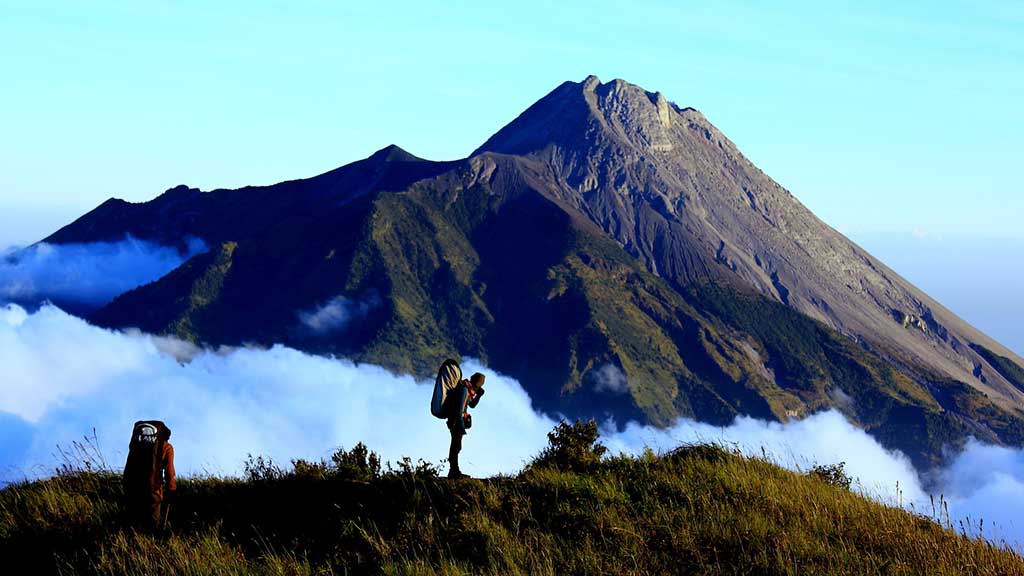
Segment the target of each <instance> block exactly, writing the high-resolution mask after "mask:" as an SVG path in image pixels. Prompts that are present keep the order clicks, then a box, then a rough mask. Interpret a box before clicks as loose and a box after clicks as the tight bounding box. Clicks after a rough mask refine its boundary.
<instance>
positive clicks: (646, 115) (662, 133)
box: [474, 75, 693, 154]
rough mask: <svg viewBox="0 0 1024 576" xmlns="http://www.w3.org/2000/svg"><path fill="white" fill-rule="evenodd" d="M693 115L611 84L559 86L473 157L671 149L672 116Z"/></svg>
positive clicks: (593, 81)
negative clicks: (599, 146)
mask: <svg viewBox="0 0 1024 576" xmlns="http://www.w3.org/2000/svg"><path fill="white" fill-rule="evenodd" d="M686 112H693V109H692V108H685V109H681V108H679V107H677V106H676V105H674V104H672V103H671V102H669V101H668V99H666V98H665V96H664V95H663V94H662V93H661V92H649V91H647V90H645V89H643V88H642V87H640V86H637V85H636V84H630V83H629V82H626V81H625V80H622V79H619V78H616V79H614V80H612V81H610V82H607V83H602V82H601V80H600V79H599V78H598V77H597V76H594V75H590V76H587V77H586V78H585V79H583V81H582V82H564V83H562V84H561V85H560V86H558V87H557V88H555V89H554V90H553V91H551V92H550V93H548V94H547V95H546V96H544V97H543V98H541V99H540V100H538V101H537V102H536V103H535V104H534V105H533V106H530V107H529V108H528V109H527V110H526V111H525V112H523V113H522V114H520V115H519V117H518V118H516V119H515V120H513V121H512V122H511V123H509V124H508V125H507V126H505V127H504V128H502V129H501V130H500V131H498V133H497V134H495V135H494V136H492V137H491V138H490V139H488V140H487V142H485V143H484V144H483V146H481V147H480V148H479V149H477V150H476V152H474V154H478V153H480V152H499V153H505V154H529V153H531V152H536V151H538V150H542V149H544V148H546V147H548V146H549V145H555V146H558V147H560V148H569V149H578V148H579V147H580V146H587V145H588V142H590V143H593V141H597V140H603V141H614V142H617V143H618V144H619V145H622V146H626V147H630V148H637V149H640V150H652V151H669V150H672V149H673V144H672V136H671V134H670V132H671V128H672V126H673V120H674V119H675V118H676V116H677V115H679V114H681V113H686Z"/></svg>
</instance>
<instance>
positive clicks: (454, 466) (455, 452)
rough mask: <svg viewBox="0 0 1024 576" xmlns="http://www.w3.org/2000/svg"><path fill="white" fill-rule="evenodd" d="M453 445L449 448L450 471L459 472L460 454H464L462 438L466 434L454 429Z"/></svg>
mask: <svg viewBox="0 0 1024 576" xmlns="http://www.w3.org/2000/svg"><path fill="white" fill-rule="evenodd" d="M451 432H452V443H451V446H449V448H448V469H449V471H450V472H459V471H460V470H459V452H462V437H463V436H464V435H465V434H466V433H465V432H463V431H461V430H456V429H455V428H452V430H451Z"/></svg>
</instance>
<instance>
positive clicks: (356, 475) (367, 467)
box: [331, 442, 380, 482]
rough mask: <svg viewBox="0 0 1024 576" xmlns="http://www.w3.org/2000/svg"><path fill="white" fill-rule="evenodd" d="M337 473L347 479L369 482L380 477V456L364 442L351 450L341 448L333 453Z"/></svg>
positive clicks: (332, 460)
mask: <svg viewBox="0 0 1024 576" xmlns="http://www.w3.org/2000/svg"><path fill="white" fill-rule="evenodd" d="M331 463H332V464H334V468H335V471H336V473H337V474H338V476H339V477H340V478H344V479H346V480H361V481H363V482H369V481H370V480H374V479H377V478H380V456H378V455H377V453H376V452H371V451H370V450H369V449H368V448H367V447H366V444H363V443H362V442H360V443H358V444H356V445H355V447H354V448H352V449H351V450H345V449H344V448H339V449H338V451H337V452H335V453H334V454H332V455H331Z"/></svg>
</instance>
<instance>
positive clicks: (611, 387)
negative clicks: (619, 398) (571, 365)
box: [587, 363, 629, 395]
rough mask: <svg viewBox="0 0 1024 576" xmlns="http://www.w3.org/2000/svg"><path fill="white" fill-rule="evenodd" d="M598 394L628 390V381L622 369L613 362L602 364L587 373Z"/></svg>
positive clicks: (620, 392)
mask: <svg viewBox="0 0 1024 576" xmlns="http://www.w3.org/2000/svg"><path fill="white" fill-rule="evenodd" d="M587 377H588V378H589V379H590V381H591V382H593V383H594V392H597V393H598V394H610V395H619V394H625V393H627V392H629V382H627V381H626V375H625V374H624V373H623V372H622V369H621V368H619V367H618V366H616V365H614V364H610V363H609V364H602V365H601V366H599V367H597V368H594V369H593V370H591V371H590V372H588V373H587Z"/></svg>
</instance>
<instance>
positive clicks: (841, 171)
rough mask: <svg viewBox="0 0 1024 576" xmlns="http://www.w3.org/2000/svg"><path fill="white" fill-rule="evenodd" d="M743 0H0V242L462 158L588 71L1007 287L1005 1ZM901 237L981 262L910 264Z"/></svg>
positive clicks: (1009, 165) (1022, 210)
mask: <svg viewBox="0 0 1024 576" xmlns="http://www.w3.org/2000/svg"><path fill="white" fill-rule="evenodd" d="M552 4H556V5H552ZM762 4H766V3H753V2H713V3H709V2H648V1H636V2H630V3H628V4H626V3H609V2H560V3H549V2H537V3H534V2H522V1H520V2H511V3H505V4H503V5H499V4H496V3H487V5H486V6H484V3H477V2H448V3H445V5H443V6H428V5H426V3H421V2H409V3H405V2H392V3H387V4H386V5H384V3H335V2H297V1H293V2H260V3H253V2H217V3H211V2H134V1H126V2H47V3H45V6H44V3H35V2H8V1H4V0H0V54H3V55H4V56H3V57H2V59H0V62H2V67H0V74H2V78H3V82H2V84H0V245H7V244H14V243H19V244H23V243H26V242H31V241H34V240H37V239H38V238H40V237H42V236H45V235H46V234H48V233H49V232H51V231H52V230H53V229H54V228H56V227H58V226H59V225H61V224H63V223H66V222H67V221H69V220H71V219H73V218H74V217H75V216H77V215H79V214H81V213H82V212H83V211H85V210H87V209H89V208H91V207H93V206H95V205H97V204H98V203H100V202H102V201H103V200H104V199H106V198H108V197H111V196H116V197H120V198H125V199H128V200H134V201H138V200H145V199H149V198H151V197H153V196H155V195H156V194H158V193H160V192H161V191H163V190H164V189H166V188H169V187H171V186H174V185H176V184H179V183H185V184H189V185H192V186H197V187H200V188H203V189H214V188H218V187H237V186H242V185H245V184H265V183H272V182H276V181H280V180H285V179H292V178H298V177H303V176H310V175H313V174H316V173H319V172H323V171H326V170H329V169H331V168H334V167H336V166H339V165H342V164H345V163H348V162H350V161H353V160H356V159H359V158H362V157H365V156H367V155H368V154H370V153H371V152H373V151H374V150H376V149H378V148H381V147H383V146H385V145H387V144H390V143H396V144H399V145H401V146H402V147H404V148H406V149H408V150H409V151H411V152H413V153H415V154H417V155H420V156H423V157H426V158H431V159H452V158H458V157H463V156H465V155H467V154H468V153H469V152H471V151H472V150H473V149H474V148H475V147H476V146H478V145H479V144H480V143H482V142H483V141H484V140H485V139H486V138H487V136H489V135H490V134H492V133H493V132H495V131H496V130H497V129H498V128H499V127H501V126H502V125H503V124H505V123H506V122H508V121H510V120H511V119H512V118H514V117H515V116H516V115H517V114H518V113H519V112H521V111H522V110H523V109H524V108H525V107H526V106H528V105H529V104H530V103H532V102H533V101H535V100H536V99H538V98H539V97H540V96H542V95H543V94H545V93H546V92H548V91H549V90H551V89H552V88H554V87H555V86H556V85H558V84H559V83H560V82H562V81H564V80H567V79H573V80H580V79H582V78H584V77H585V76H586V75H587V74H591V73H593V74H597V75H598V76H600V77H601V78H602V79H603V80H605V81H607V80H610V79H612V78H616V77H619V78H624V79H626V80H629V81H631V82H634V83H637V84H640V85H642V86H644V87H646V88H648V89H650V90H659V91H661V92H663V93H665V94H666V96H667V97H668V98H669V99H670V100H673V101H675V102H677V103H678V104H680V105H683V106H694V107H696V108H698V109H700V110H701V111H703V112H704V113H705V114H706V115H707V116H708V118H709V119H710V120H711V121H712V122H714V123H715V124H716V125H717V126H718V127H719V128H720V129H721V130H722V131H723V132H724V133H725V134H726V135H728V136H729V137H730V138H731V139H732V140H733V141H734V142H736V143H737V145H738V146H739V147H740V149H741V150H743V151H744V153H746V154H747V155H748V156H749V157H750V158H751V159H752V160H753V161H754V162H755V163H756V164H757V165H758V166H760V167H761V168H762V169H763V170H764V171H765V172H766V173H768V174H769V175H771V176H772V177H773V178H775V179H776V180H778V181H779V182H780V183H781V184H782V185H784V186H786V187H787V188H789V189H790V190H791V191H792V192H793V193H794V194H795V195H796V196H797V197H798V198H800V199H801V200H802V201H803V202H804V203H805V204H807V205H808V206H809V207H810V208H811V209H812V210H814V211H815V213H817V214H818V215H819V216H820V217H821V218H822V219H823V220H825V221H826V222H828V223H830V224H832V225H833V226H835V227H836V228H838V229H839V230H841V231H843V232H844V233H846V234H847V235H849V236H851V237H852V238H854V239H855V240H858V241H860V242H862V243H863V244H864V245H865V246H867V247H869V248H872V245H874V248H873V249H875V250H876V252H877V254H878V255H879V256H880V257H882V258H883V260H887V261H890V262H891V261H893V260H896V259H900V258H902V259H903V260H907V261H908V262H907V263H906V264H904V267H903V268H902V269H901V268H900V267H899V266H897V270H898V271H900V272H903V273H904V274H905V275H906V276H908V277H909V278H910V279H911V280H914V281H917V282H919V283H921V284H922V286H923V287H924V288H925V289H926V290H928V291H930V292H933V293H935V292H936V291H937V290H936V289H937V288H938V289H940V290H941V289H946V290H949V289H950V288H951V287H954V286H959V287H960V288H958V290H959V292H960V293H963V295H964V296H963V297H962V299H963V300H964V301H970V300H977V299H978V297H979V295H980V296H981V297H982V299H984V297H985V296H986V295H988V294H990V292H986V290H990V291H991V290H994V288H995V287H1005V286H1008V285H1009V286H1017V287H1022V289H1024V273H1022V272H1020V270H1019V269H1020V268H1021V266H1020V264H1021V263H1024V251H1021V250H1019V248H1021V247H1024V227H1022V226H1021V225H1020V222H1021V219H1022V216H1024V189H1022V188H1024V185H1022V180H1021V179H1020V177H1019V170H1018V168H1017V167H1018V166H1019V164H1020V159H1019V157H1020V155H1021V152H1022V150H1024V106H1021V105H1020V103H1019V101H1020V99H1021V94H1022V93H1024V4H1022V3H1020V2H1011V1H1004V2H999V1H996V2H954V1H932V2H914V1H911V2H900V3H893V2H850V3H843V2H830V3H821V2H775V3H772V6H771V7H767V6H762ZM826 4H827V7H826ZM915 235H916V238H915ZM921 238H927V239H933V240H934V241H939V242H957V241H959V239H961V238H968V239H970V240H971V242H972V244H971V245H972V246H979V247H980V248H978V249H977V251H976V252H972V253H970V254H968V255H967V256H965V257H964V259H963V261H964V262H967V263H971V265H977V264H978V263H979V262H980V263H981V264H984V263H985V262H986V259H991V260H992V262H991V266H984V265H982V266H980V269H981V270H984V271H985V272H986V275H985V276H984V277H982V278H970V279H968V278H965V275H964V274H963V273H961V269H959V268H956V267H955V266H957V264H956V263H955V262H954V261H952V260H950V261H948V262H943V263H942V264H943V265H944V266H943V267H944V268H945V269H946V270H944V273H938V274H937V273H935V271H934V270H931V269H930V268H929V269H927V270H921V271H915V270H914V267H915V266H920V265H921V261H922V260H923V259H918V258H913V257H911V258H905V256H906V255H907V254H913V253H914V252H913V250H915V249H916V248H914V247H915V246H919V245H920V244H921V243H920V242H919V241H918V240H920V239H921ZM989 246H998V247H1000V252H999V253H1000V254H1002V256H1000V258H999V259H998V261H997V260H996V259H995V257H994V256H991V252H992V251H991V250H990V249H989ZM1007 247H1009V248H1007ZM1006 254H1009V256H1006ZM1017 256H1021V258H1016V257H1017ZM1007 258H1009V260H1007ZM925 273H928V274H925ZM925 275H928V276H929V277H930V278H933V279H932V280H929V281H928V282H933V283H934V284H933V285H928V284H925V283H924V282H923V281H922V280H920V278H921V277H924V276H925ZM915 276H917V278H915ZM936 276H937V278H935V277H936ZM945 283H948V285H947V284H945ZM991 294H995V292H991ZM937 295H938V296H940V298H941V295H939V294H937ZM993 297H995V296H993ZM947 303H948V304H950V306H951V307H952V308H953V309H954V310H955V311H957V312H960V313H961V314H963V315H964V316H965V317H967V319H968V320H972V317H971V314H972V312H970V311H969V310H965V309H964V307H963V306H964V304H960V305H959V306H960V307H959V308H958V304H957V303H956V302H947ZM1005 304H1006V306H1008V307H1007V308H1004V309H1005V310H1018V311H1019V310H1021V308H1020V307H1019V305H1018V307H1017V308H1016V309H1014V308H1012V306H1011V304H1012V303H1009V302H1005ZM1012 318H1014V317H1013V316H1012V315H1011V319H1012ZM1015 318H1016V320H1021V319H1022V318H1021V316H1020V315H1018V316H1016V317H1015ZM982 327H983V328H985V329H987V330H988V331H990V332H992V333H993V334H994V335H996V336H997V337H999V334H998V331H999V330H1000V328H995V329H993V327H991V326H984V325H983V326H982ZM1003 329H1005V330H1013V329H1014V328H1013V327H1012V326H1011V325H1010V323H1006V324H1005V326H1004V328H1003ZM1016 330H1017V335H1018V336H1017V337H1019V340H1018V343H1017V344H1016V348H1017V350H1018V351H1022V350H1024V334H1021V333H1020V329H1016ZM1002 339H1004V341H1005V340H1006V339H1007V337H1006V336H1004V337H1003V338H1002ZM1011 345H1013V344H1011Z"/></svg>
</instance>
